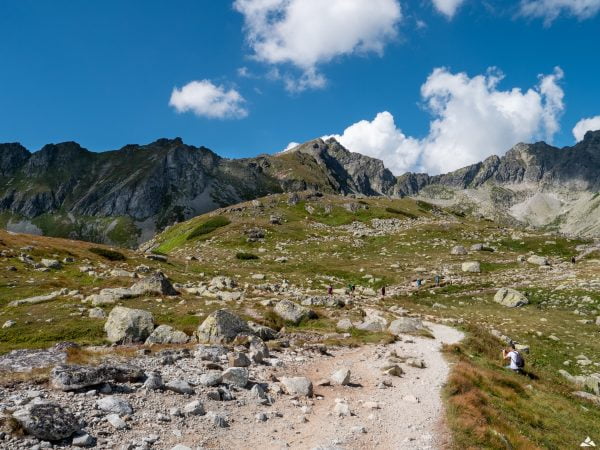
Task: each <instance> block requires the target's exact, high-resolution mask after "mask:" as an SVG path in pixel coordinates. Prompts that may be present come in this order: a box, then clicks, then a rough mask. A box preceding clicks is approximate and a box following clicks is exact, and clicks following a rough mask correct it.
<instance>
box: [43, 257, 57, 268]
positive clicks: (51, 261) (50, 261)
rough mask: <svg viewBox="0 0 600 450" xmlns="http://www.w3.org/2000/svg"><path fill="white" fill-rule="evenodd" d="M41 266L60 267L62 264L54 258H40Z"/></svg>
mask: <svg viewBox="0 0 600 450" xmlns="http://www.w3.org/2000/svg"><path fill="white" fill-rule="evenodd" d="M41 263H42V266H44V267H47V268H48V269H61V268H62V264H61V263H60V261H58V260H56V259H42V261H41Z"/></svg>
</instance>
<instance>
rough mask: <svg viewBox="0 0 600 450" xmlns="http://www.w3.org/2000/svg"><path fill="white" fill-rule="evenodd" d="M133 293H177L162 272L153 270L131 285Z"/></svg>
mask: <svg viewBox="0 0 600 450" xmlns="http://www.w3.org/2000/svg"><path fill="white" fill-rule="evenodd" d="M131 292H133V294H134V295H147V294H154V295H178V294H179V292H177V291H176V290H175V288H174V287H173V285H172V284H171V282H170V281H169V279H168V278H167V277H166V276H165V274H164V273H162V272H154V273H153V274H152V275H150V276H149V277H146V278H142V279H141V280H140V281H138V282H137V283H135V284H134V285H133V286H131Z"/></svg>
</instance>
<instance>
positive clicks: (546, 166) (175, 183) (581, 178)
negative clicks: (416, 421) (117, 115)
mask: <svg viewBox="0 0 600 450" xmlns="http://www.w3.org/2000/svg"><path fill="white" fill-rule="evenodd" d="M599 188H600V132H589V133H588V134H586V136H585V139H584V140H583V141H582V142H580V143H578V144H577V145H575V146H574V147H565V148H563V149H558V148H555V147H551V146H549V145H547V144H545V143H536V144H531V145H528V144H518V145H516V146H515V147H514V148H513V149H511V150H509V151H508V153H507V154H506V155H505V156H503V157H497V156H492V157H489V158H488V159H486V160H485V161H483V162H480V163H477V164H474V165H472V166H468V167H465V168H463V169H460V170H457V171H455V172H451V173H448V174H445V175H438V176H429V175H426V174H413V173H407V174H404V175H402V176H400V177H395V176H394V175H393V174H392V173H391V172H390V171H389V170H388V169H386V168H385V167H384V165H383V163H382V162H381V161H380V160H378V159H374V158H370V157H368V156H364V155H361V154H358V153H352V152H350V151H348V150H347V149H345V148H344V147H343V146H341V145H340V144H339V143H338V142H337V141H335V140H334V139H329V140H327V141H323V140H321V139H316V140H313V141H310V142H307V143H305V144H302V145H299V146H297V147H295V148H293V149H291V150H289V151H287V152H283V153H280V154H277V155H261V156H258V157H256V158H246V159H238V160H232V159H225V158H221V157H219V156H218V155H216V154H215V153H214V152H212V151H211V150H209V149H207V148H205V147H193V146H189V145H186V144H184V143H183V142H182V141H181V139H179V138H176V139H172V140H169V139H159V140H157V141H156V142H153V143H151V144H148V145H127V146H125V147H123V148H121V149H120V150H115V151H108V152H103V153H95V152H90V151H88V150H86V149H84V148H82V147H81V146H80V145H79V144H77V143H75V142H65V143H61V144H50V145H46V146H45V147H43V148H42V149H41V150H40V151H38V152H35V153H30V152H29V151H28V150H27V149H25V148H24V147H22V146H21V145H20V144H0V225H2V226H3V227H5V228H7V229H9V230H14V231H24V232H30V233H38V234H47V235H52V236H59V237H70V238H76V239H83V240H90V241H99V242H106V243H115V244H120V245H129V246H134V245H136V244H138V243H140V242H142V241H144V240H147V239H149V238H150V237H152V236H153V235H154V234H155V233H156V232H158V231H160V230H161V229H163V228H164V227H166V226H168V225H170V224H172V223H175V222H179V221H182V220H186V219H189V218H190V217H193V216H196V215H199V214H202V213H205V212H208V211H211V210H214V209H217V208H219V207H222V206H228V205H232V204H235V203H238V202H240V201H245V200H250V199H254V198H258V197H262V196H265V195H268V194H272V193H279V192H293V191H301V190H306V189H314V190H318V191H322V192H327V193H335V194H344V195H349V194H359V195H367V196H374V195H390V196H398V197H401V196H405V195H420V196H423V197H426V198H429V199H431V200H432V201H436V202H440V203H442V204H443V203H445V204H447V205H450V204H459V205H461V206H465V205H470V206H472V207H473V208H474V209H479V210H481V209H482V208H483V210H484V213H486V214H489V215H496V216H498V215H500V216H502V215H503V214H504V215H506V214H508V215H509V216H511V217H513V218H515V219H517V220H519V221H521V222H525V223H530V222H531V221H529V220H527V216H528V215H530V213H531V214H533V215H534V216H535V215H536V214H537V213H536V212H535V211H533V210H535V208H536V207H538V206H539V205H538V204H537V203H535V202H534V203H535V204H532V205H527V204H525V205H524V206H523V207H522V208H520V209H519V205H520V204H521V203H523V202H527V201H528V199H531V198H534V197H535V196H536V195H538V194H539V195H542V196H548V195H555V196H556V195H558V196H559V197H560V195H562V196H565V195H566V194H569V195H570V196H571V197H572V199H571V200H573V198H575V197H577V198H576V200H577V199H578V198H579V197H580V196H581V194H582V193H595V192H598V190H599ZM440 189H442V191H443V192H442V191H440ZM499 189H501V190H500V191H498V190H499ZM470 191H477V192H483V193H487V194H485V195H483V197H485V196H486V195H487V196H488V197H489V198H483V197H482V195H480V194H478V198H479V200H478V202H475V203H477V205H475V206H477V207H476V208H475V206H474V204H473V202H471V201H470V200H472V199H470V198H467V197H468V195H467V197H464V195H466V194H467V193H468V192H470ZM440 192H442V193H440ZM557 192H558V193H560V195H559V194H557ZM574 193H575V194H574ZM463 194H464V195H463ZM481 198H483V199H481ZM538 200H539V199H538ZM554 200H556V201H550V199H548V198H545V197H544V198H542V200H540V201H542V203H544V206H543V208H546V209H548V207H551V208H550V209H552V208H553V211H550V213H548V212H547V211H546V213H547V214H546V215H547V216H548V215H549V216H551V217H552V218H553V219H552V220H554V219H556V217H558V216H560V215H562V214H563V212H562V211H563V209H564V206H565V205H564V202H565V200H564V199H562V198H557V199H554ZM538 203H539V202H538ZM548 205H550V206H548ZM557 205H558V206H557ZM515 207H516V210H515V211H512V212H511V208H515ZM486 208H487V209H489V210H490V211H487V210H486ZM532 208H533V210H532ZM538 209H539V208H538ZM530 210H531V211H530ZM528 211H530V212H528ZM480 212H481V211H480ZM496 213H498V214H496ZM534 222H535V221H534ZM533 224H536V225H540V224H539V223H533ZM542 225H543V223H542ZM588 231H589V230H588ZM591 231H594V230H591ZM598 231H599V232H600V230H598ZM588 234H589V233H588ZM592 234H593V233H592Z"/></svg>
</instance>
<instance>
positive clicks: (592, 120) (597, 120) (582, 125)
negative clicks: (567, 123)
mask: <svg viewBox="0 0 600 450" xmlns="http://www.w3.org/2000/svg"><path fill="white" fill-rule="evenodd" d="M596 130H600V116H595V117H588V118H587V119H581V120H580V121H579V122H577V123H576V124H575V127H573V136H574V137H575V141H576V142H579V141H581V140H583V138H584V136H585V133H587V132H588V131H596Z"/></svg>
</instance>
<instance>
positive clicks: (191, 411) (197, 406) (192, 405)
mask: <svg viewBox="0 0 600 450" xmlns="http://www.w3.org/2000/svg"><path fill="white" fill-rule="evenodd" d="M183 414H185V415H186V416H203V415H204V414H206V411H205V410H204V405H203V404H202V402H201V401H200V400H194V401H192V402H189V403H186V404H185V405H184V406H183Z"/></svg>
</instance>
